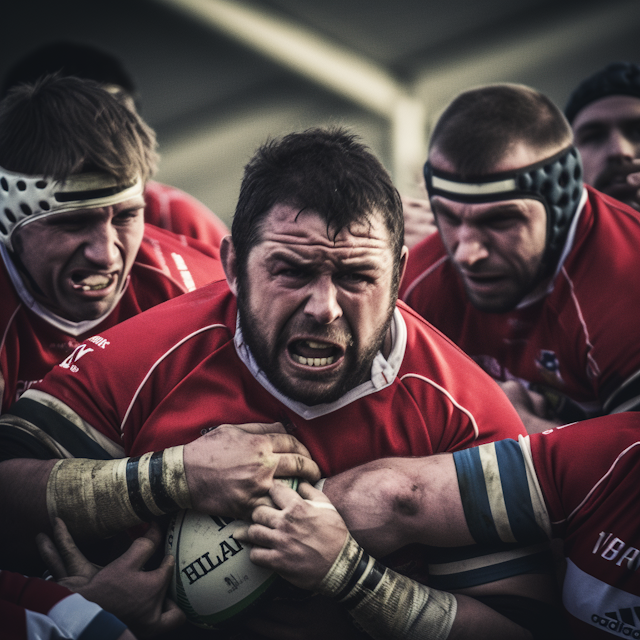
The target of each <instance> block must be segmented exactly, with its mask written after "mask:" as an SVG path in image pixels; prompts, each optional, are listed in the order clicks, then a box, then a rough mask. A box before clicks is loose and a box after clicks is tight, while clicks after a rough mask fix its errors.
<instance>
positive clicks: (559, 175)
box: [424, 146, 582, 283]
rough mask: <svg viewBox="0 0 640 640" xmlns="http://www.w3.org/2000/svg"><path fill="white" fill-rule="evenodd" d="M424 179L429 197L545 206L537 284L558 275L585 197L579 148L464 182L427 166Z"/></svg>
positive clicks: (568, 148)
mask: <svg viewBox="0 0 640 640" xmlns="http://www.w3.org/2000/svg"><path fill="white" fill-rule="evenodd" d="M424 178H425V182H426V186H427V192H428V193H429V197H430V198H433V197H434V196H441V197H443V198H447V199H448V200H454V201H456V202H472V203H484V202H497V201H500V200H517V199H520V198H531V199H534V200H539V201H540V202H542V204H543V205H544V207H545V209H546V211H547V236H546V244H545V251H544V255H543V258H542V263H541V267H540V272H539V275H538V277H537V278H536V283H537V282H539V281H540V280H542V279H543V278H546V277H548V276H550V275H552V274H553V273H554V271H555V268H556V265H557V263H558V260H559V259H560V255H561V253H562V249H563V247H564V242H565V240H566V237H567V234H568V233H569V227H570V226H571V222H572V221H573V217H574V216H575V214H576V212H577V210H578V204H579V203H580V197H581V195H582V163H581V161H580V154H579V153H578V150H577V149H576V148H575V147H574V146H570V147H567V148H566V149H563V150H562V151H560V152H559V153H557V154H556V155H554V156H552V157H550V158H546V159H544V160H542V161H540V162H536V163H535V164H532V165H529V166H527V167H522V168H521V169H516V170H515V171H505V172H502V173H492V174H488V175H481V176H469V177H466V178H465V179H462V178H461V177H460V176H458V175H456V174H453V173H447V172H446V171H439V170H438V169H434V168H433V167H432V166H431V165H430V164H429V162H427V163H426V164H425V166H424Z"/></svg>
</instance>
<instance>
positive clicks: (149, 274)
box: [0, 225, 224, 411]
mask: <svg viewBox="0 0 640 640" xmlns="http://www.w3.org/2000/svg"><path fill="white" fill-rule="evenodd" d="M221 278H224V271H223V269H222V264H221V263H220V260H219V254H218V250H217V249H216V248H214V247H210V246H208V245H205V244H203V243H200V242H198V241H197V240H192V239H190V238H189V239H187V238H185V237H184V236H177V235H175V234H172V233H169V232H167V231H164V230H162V229H157V228H155V227H153V226H150V225H146V227H145V235H144V238H143V240H142V245H141V246H140V249H139V251H138V255H137V257H136V261H135V263H134V265H133V268H132V269H131V273H130V279H129V284H128V286H127V288H126V290H125V292H124V294H123V296H122V298H121V299H120V301H119V303H118V304H117V305H116V307H115V308H114V309H113V310H112V311H111V313H109V314H108V316H107V317H106V318H104V320H103V321H102V322H100V323H99V324H98V325H97V326H94V327H93V328H91V329H90V330H88V331H85V332H84V333H81V334H79V335H74V334H72V333H69V332H68V331H65V330H63V329H61V328H60V327H58V326H55V325H54V324H52V323H51V322H50V321H48V320H46V319H44V318H43V317H40V316H39V315H37V314H36V313H35V312H34V311H32V310H31V309H29V308H28V307H27V306H26V305H25V303H24V302H23V300H22V299H21V298H20V296H19V295H18V293H17V291H16V290H15V288H14V286H13V284H12V282H11V279H10V277H9V274H8V272H7V268H6V265H5V264H4V263H3V262H2V260H1V259H0V296H1V297H2V305H0V374H1V375H2V379H0V383H1V382H2V380H4V392H3V394H2V405H1V407H2V410H3V411H5V410H6V409H7V408H8V407H9V406H10V405H11V404H12V403H13V402H15V400H16V399H17V398H18V397H19V396H20V395H21V394H22V393H23V392H24V391H25V390H26V389H28V388H29V387H30V386H31V385H32V384H33V383H34V382H36V381H38V380H41V379H42V378H43V377H44V375H45V374H46V373H47V372H48V371H49V370H50V369H51V368H52V367H53V366H54V365H56V364H58V363H59V362H60V361H62V360H63V359H64V358H66V357H67V356H68V355H69V354H70V353H71V352H72V351H73V350H74V349H75V348H76V347H77V346H78V344H79V343H80V342H82V341H83V340H85V339H86V338H88V337H89V336H91V335H93V334H94V333H100V332H102V331H104V330H106V329H107V328H109V327H112V326H114V325H116V324H118V323H120V322H122V321H123V320H126V319H127V318H130V317H131V316H134V315H137V314H139V313H141V312H142V311H145V310H146V309H149V308H150V307H153V306H155V305H156V304H159V303H160V302H164V301H165V300H169V299H171V298H175V297H176V296H178V295H181V294H183V293H185V292H186V291H190V290H192V289H194V288H196V287H199V286H202V285H204V284H206V283H209V282H212V281H214V280H219V279H221Z"/></svg>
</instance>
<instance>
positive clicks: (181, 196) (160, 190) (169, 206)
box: [144, 181, 229, 247]
mask: <svg viewBox="0 0 640 640" xmlns="http://www.w3.org/2000/svg"><path fill="white" fill-rule="evenodd" d="M144 197H145V205H146V206H145V214H144V215H145V221H146V222H148V223H149V224H152V225H155V226H157V227H161V228H163V229H168V230H170V231H173V232H174V233H177V234H182V235H184V236H186V237H189V238H195V239H197V240H200V241H201V242H203V243H205V244H208V245H211V246H214V247H219V246H220V241H221V240H222V238H223V237H224V236H226V235H228V233H229V230H228V229H227V226H226V225H225V224H224V222H222V220H220V218H218V216H216V215H215V214H214V213H213V211H211V210H210V209H209V208H208V207H207V206H205V205H204V204H203V203H202V202H200V201H199V200H197V199H196V198H194V197H193V196H190V195H189V194H187V193H185V192H184V191H181V190H180V189H177V188H176V187H170V186H168V185H165V184H161V183H159V182H154V181H150V182H148V183H147V185H146V186H145V193H144Z"/></svg>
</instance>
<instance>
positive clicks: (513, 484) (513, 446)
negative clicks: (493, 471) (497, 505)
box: [494, 440, 546, 544]
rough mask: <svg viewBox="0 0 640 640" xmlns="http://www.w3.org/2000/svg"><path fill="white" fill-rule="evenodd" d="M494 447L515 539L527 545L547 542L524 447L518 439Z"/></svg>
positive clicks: (503, 441)
mask: <svg viewBox="0 0 640 640" xmlns="http://www.w3.org/2000/svg"><path fill="white" fill-rule="evenodd" d="M494 445H495V451H496V457H497V459H498V466H499V467H500V478H501V482H502V492H503V495H504V502H505V506H506V508H507V514H508V516H509V524H510V525H511V530H512V531H513V535H514V536H515V539H516V540H517V541H518V542H520V543H527V544H528V543H531V542H538V541H542V540H545V539H546V536H545V535H544V532H543V531H542V530H541V529H540V527H539V526H538V524H537V522H536V518H535V514H534V512H533V504H532V502H531V495H530V493H529V483H528V482H527V471H526V467H525V462H524V458H523V457H522V450H521V449H520V444H519V443H518V442H517V441H516V440H501V441H499V442H495V443H494Z"/></svg>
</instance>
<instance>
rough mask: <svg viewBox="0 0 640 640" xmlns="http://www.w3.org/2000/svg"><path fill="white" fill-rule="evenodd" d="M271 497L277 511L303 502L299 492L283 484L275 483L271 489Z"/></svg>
mask: <svg viewBox="0 0 640 640" xmlns="http://www.w3.org/2000/svg"><path fill="white" fill-rule="evenodd" d="M269 496H271V499H272V500H273V503H274V506H275V507H276V508H277V509H286V508H287V507H288V506H289V505H291V504H295V503H296V502H301V501H302V498H300V496H299V495H298V492H297V491H294V490H293V489H291V487H287V486H286V485H285V484H282V483H281V482H274V483H273V485H272V487H271V489H269Z"/></svg>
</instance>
